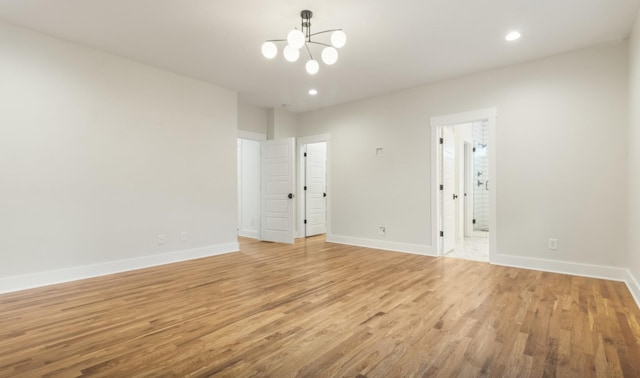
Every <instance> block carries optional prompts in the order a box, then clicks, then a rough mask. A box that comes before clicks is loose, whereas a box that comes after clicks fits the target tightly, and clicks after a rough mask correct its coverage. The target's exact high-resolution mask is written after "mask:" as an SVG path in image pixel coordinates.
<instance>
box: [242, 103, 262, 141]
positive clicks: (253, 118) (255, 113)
mask: <svg viewBox="0 0 640 378" xmlns="http://www.w3.org/2000/svg"><path fill="white" fill-rule="evenodd" d="M238 129H239V130H244V131H250V132H253V133H259V134H264V135H267V109H266V108H261V107H259V106H255V105H251V104H247V103H244V102H241V101H238Z"/></svg>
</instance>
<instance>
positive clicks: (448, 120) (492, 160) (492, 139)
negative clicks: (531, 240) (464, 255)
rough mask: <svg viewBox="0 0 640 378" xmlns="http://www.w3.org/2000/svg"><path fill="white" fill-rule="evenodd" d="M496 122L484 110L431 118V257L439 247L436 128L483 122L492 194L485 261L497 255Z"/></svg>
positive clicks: (493, 111) (493, 112)
mask: <svg viewBox="0 0 640 378" xmlns="http://www.w3.org/2000/svg"><path fill="white" fill-rule="evenodd" d="M496 118H497V109H496V108H486V109H479V110H473V111H469V112H462V113H456V114H449V115H443V116H437V117H431V120H430V127H431V244H432V246H433V248H434V249H435V250H434V253H436V255H440V252H439V251H440V250H441V249H442V248H441V246H440V244H441V240H440V236H439V234H440V232H439V230H438V228H439V227H438V226H439V217H438V215H439V214H438V208H439V207H438V200H439V198H438V197H439V190H437V189H436V188H437V187H438V172H439V168H438V161H439V157H438V128H439V127H441V126H450V125H458V124H461V123H469V122H474V121H481V120H487V121H488V122H487V123H488V128H489V146H490V147H491V148H489V150H488V158H489V176H488V180H489V181H490V182H491V187H492V190H490V191H489V261H490V262H493V260H494V258H495V256H496V255H497V250H498V245H497V240H498V239H497V236H496V235H497V233H498V227H497V224H498V223H497V221H496V215H497V212H496V202H497V197H496V192H497V185H496V184H497V181H496V177H497V175H496V172H497V169H496V149H497V148H496V147H497V146H496Z"/></svg>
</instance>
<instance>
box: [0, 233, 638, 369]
mask: <svg viewBox="0 0 640 378" xmlns="http://www.w3.org/2000/svg"><path fill="white" fill-rule="evenodd" d="M241 250H242V251H241V252H239V253H231V254H227V255H221V256H215V257H210V258H205V259H199V260H192V261H187V262H182V263H177V264H171V265H165V266H160V267H154V268H149V269H144V270H139V271H134V272H127V273H121V274H117V275H111V276H105V277H98V278H94V279H89V280H84V281H77V282H73V283H67V284H61V285H55V286H49V287H45V288H39V289H33V290H28V291H22V292H17V293H10V294H5V295H1V296H0V376H2V377H19V376H25V377H37V376H56V377H57V376H60V377H67V376H85V375H90V376H113V377H134V376H198V377H205V376H211V375H219V376H228V377H245V376H271V377H288V376H322V377H340V376H347V377H365V376H366V377H410V376H442V377H455V376H460V377H473V376H492V377H518V376H525V377H526V376H530V377H542V376H546V377H552V376H558V377H590V376H598V377H616V376H623V375H624V376H626V377H640V310H639V309H638V307H637V306H636V305H635V303H634V302H633V299H632V298H631V295H630V294H629V292H628V290H627V288H626V286H625V285H624V284H623V283H620V282H612V281H605V280H597V279H590V278H582V277H573V276H566V275H561V274H552V273H542V272H537V271H531V270H523V269H514V268H507V267H500V266H493V265H489V264H487V263H481V262H473V261H467V260H459V259H453V258H432V257H424V256H417V255H410V254H403V253H393V252H383V251H378V250H372V249H366V248H359V247H349V246H343V245H337V244H331V243H325V242H324V240H323V238H322V237H315V238H309V239H307V240H303V241H300V242H298V243H296V244H295V245H294V246H283V245H279V244H270V243H259V242H255V241H251V240H249V239H241Z"/></svg>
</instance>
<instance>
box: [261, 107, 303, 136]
mask: <svg viewBox="0 0 640 378" xmlns="http://www.w3.org/2000/svg"><path fill="white" fill-rule="evenodd" d="M297 136H298V114H296V113H292V112H290V111H287V110H284V109H280V108H272V109H269V110H268V111H267V139H284V138H295V137H297Z"/></svg>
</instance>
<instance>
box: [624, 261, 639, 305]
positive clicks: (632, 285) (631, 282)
mask: <svg viewBox="0 0 640 378" xmlns="http://www.w3.org/2000/svg"><path fill="white" fill-rule="evenodd" d="M626 271H627V279H626V280H625V282H626V283H627V287H628V288H629V291H630V292H631V295H632V296H633V299H635V300H636V304H638V307H640V283H638V279H637V278H636V277H635V276H634V275H633V273H631V271H630V270H629V269H626Z"/></svg>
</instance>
